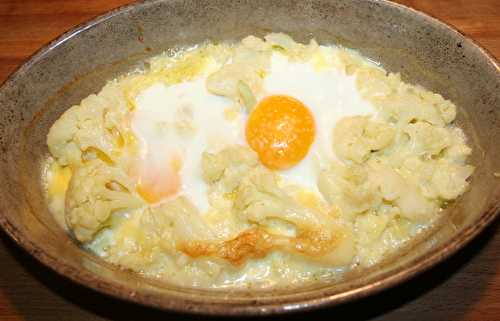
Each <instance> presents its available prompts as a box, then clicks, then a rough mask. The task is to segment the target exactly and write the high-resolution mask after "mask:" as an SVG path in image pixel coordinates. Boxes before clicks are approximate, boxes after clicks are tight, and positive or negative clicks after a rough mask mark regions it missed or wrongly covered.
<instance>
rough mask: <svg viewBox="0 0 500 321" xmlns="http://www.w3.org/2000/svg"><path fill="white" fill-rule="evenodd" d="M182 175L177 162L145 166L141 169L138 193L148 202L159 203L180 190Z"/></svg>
mask: <svg viewBox="0 0 500 321" xmlns="http://www.w3.org/2000/svg"><path fill="white" fill-rule="evenodd" d="M180 186H181V177H180V174H179V169H178V166H176V165H175V162H173V163H172V164H167V165H166V166H165V167H163V168H156V167H155V166H151V167H143V168H141V169H140V170H139V174H138V180H137V193H139V195H140V196H141V197H142V198H143V199H144V200H145V201H146V202H148V203H150V204H154V203H158V202H159V201H161V200H162V199H166V198H169V197H172V196H174V195H175V194H177V193H178V192H179V190H180Z"/></svg>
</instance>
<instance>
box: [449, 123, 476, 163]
mask: <svg viewBox="0 0 500 321" xmlns="http://www.w3.org/2000/svg"><path fill="white" fill-rule="evenodd" d="M449 133H450V134H449V135H450V140H451V141H450V145H449V147H448V148H447V149H446V150H445V151H444V153H443V157H444V158H445V159H447V160H448V161H450V162H452V163H456V164H464V163H465V160H466V158H467V157H468V156H469V155H470V154H471V153H472V149H471V148H470V147H469V146H467V144H466V141H465V134H464V132H463V131H462V130H461V129H460V128H458V127H453V128H451V129H449Z"/></svg>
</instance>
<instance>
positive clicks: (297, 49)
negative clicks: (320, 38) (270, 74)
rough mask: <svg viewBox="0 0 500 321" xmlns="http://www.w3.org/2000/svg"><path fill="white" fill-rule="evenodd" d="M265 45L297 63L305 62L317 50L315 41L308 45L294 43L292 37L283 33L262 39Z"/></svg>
mask: <svg viewBox="0 0 500 321" xmlns="http://www.w3.org/2000/svg"><path fill="white" fill-rule="evenodd" d="M264 39H265V40H266V43H268V44H269V45H270V47H272V48H274V49H279V50H280V51H281V52H283V53H284V54H286V55H287V56H288V57H289V58H290V59H292V60H297V61H307V60H309V59H311V57H312V56H313V54H314V53H315V52H316V50H318V48H319V46H318V43H317V42H316V40H314V39H311V41H310V42H309V44H308V45H304V44H301V43H298V42H295V40H293V38H292V37H290V36H289V35H286V34H284V33H270V34H268V35H266V36H265V37H264Z"/></svg>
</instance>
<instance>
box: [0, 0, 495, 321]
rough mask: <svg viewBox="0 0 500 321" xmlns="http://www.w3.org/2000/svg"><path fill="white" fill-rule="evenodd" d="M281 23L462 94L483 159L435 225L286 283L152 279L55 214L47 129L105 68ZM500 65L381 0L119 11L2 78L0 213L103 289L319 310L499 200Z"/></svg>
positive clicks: (405, 266)
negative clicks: (354, 270)
mask: <svg viewBox="0 0 500 321" xmlns="http://www.w3.org/2000/svg"><path fill="white" fill-rule="evenodd" d="M269 31H283V32H286V33H288V34H290V35H292V36H293V37H294V38H296V39H297V40H300V41H305V40H308V39H310V38H311V37H312V36H314V37H315V38H316V39H317V40H318V41H319V42H320V43H331V42H336V43H340V44H342V45H344V46H346V47H351V48H355V49H358V50H359V51H361V52H362V53H363V54H364V55H366V56H368V57H370V58H371V59H373V60H375V61H379V62H381V63H382V65H383V66H384V67H385V68H386V69H388V70H390V71H397V72H400V73H401V74H402V77H403V79H404V80H406V81H409V82H412V83H418V84H421V85H423V86H425V87H427V88H428V89H431V90H433V91H435V92H438V93H441V94H442V95H443V96H444V97H446V98H448V99H451V100H452V101H454V102H455V103H456V104H457V106H458V107H459V113H458V119H457V121H458V123H459V124H460V125H461V126H462V127H463V128H464V130H465V132H466V134H467V135H468V137H469V138H470V142H469V143H470V144H471V145H472V147H473V150H474V153H473V155H472V157H471V162H472V163H473V164H474V165H476V166H477V170H476V172H475V174H474V176H473V179H472V182H471V188H470V191H469V192H467V193H466V194H465V195H463V197H461V198H460V199H459V200H457V201H456V202H455V203H454V204H453V206H451V207H450V208H449V209H448V210H447V211H448V212H447V213H446V215H445V219H444V221H443V222H442V224H439V225H438V226H437V228H436V231H435V233H434V234H432V235H430V236H427V237H425V238H422V239H420V240H419V241H418V242H416V244H414V246H412V248H411V249H410V250H408V251H405V252H402V253H401V254H400V255H399V257H398V259H397V260H396V259H394V260H390V261H388V262H386V263H385V264H382V265H380V266H379V267H377V268H375V269H372V270H369V271H365V273H363V274H361V275H360V274H357V275H351V276H348V277H346V278H345V279H344V280H342V281H340V282H331V283H322V284H316V285H311V286H308V287H305V288H302V289H294V290H275V291H256V292H238V291H223V292H221V291H207V290H193V289H184V288H178V287H175V286H168V285H165V284H157V283H155V282H151V281H148V280H145V279H143V278H141V277H139V276H137V275H135V274H133V273H129V272H126V271H122V270H120V269H117V268H115V267H113V266H110V265H108V264H106V263H104V262H103V261H101V260H99V259H98V258H95V257H93V256H92V255H89V254H88V253H86V252H85V251H83V250H82V249H81V248H80V247H78V245H77V244H75V243H74V242H73V241H72V240H71V239H70V238H69V237H68V236H67V235H66V234H65V233H64V231H63V230H62V229H61V228H59V227H58V225H57V224H56V223H55V221H54V219H53V218H52V216H51V215H50V213H49V212H48V210H47V204H46V202H45V199H44V193H43V189H42V187H41V183H40V181H41V176H42V173H43V167H42V165H41V164H42V162H43V160H44V159H45V158H46V157H47V146H46V144H45V137H46V134H47V131H48V129H49V127H50V126H51V124H52V123H53V122H54V120H56V119H57V118H58V117H59V116H60V115H61V114H62V113H63V112H64V110H65V109H67V108H68V107H69V106H71V105H72V104H75V103H78V102H79V101H80V100H81V99H82V98H84V97H86V96H87V95H89V94H90V93H94V92H96V91H97V90H98V89H99V88H101V87H102V86H103V85H104V83H105V82H106V80H108V79H112V78H114V77H116V76H117V75H119V74H120V73H124V72H125V71H127V70H130V68H134V67H137V66H140V63H141V61H142V60H143V59H144V58H147V57H149V56H152V55H154V54H157V53H159V52H161V51H164V50H166V49H168V48H174V47H179V46H185V45H191V44H196V43H199V42H202V41H204V40H206V39H210V40H213V41H223V40H231V39H239V38H242V37H244V36H246V35H249V34H254V35H264V34H266V33H267V32H269ZM498 142H500V76H499V66H498V63H497V62H496V60H495V59H494V58H493V57H491V56H490V55H489V54H488V53H487V52H485V50H483V49H481V48H480V47H479V46H478V45H477V44H476V43H474V42H473V41H472V40H470V39H468V38H466V37H464V36H463V35H461V34H460V33H459V32H457V31H456V30H454V29H452V28H450V27H449V26H447V25H445V24H443V23H442V22H440V21H438V20H436V19H433V18H431V17H429V16H426V15H424V14H422V13H420V12H417V11H415V10H412V9H410V8H407V7H404V6H402V5H398V4H394V3H391V2H388V1H383V0H367V1H350V0H336V1H334V0H309V1H299V0H297V1H287V0H274V1H266V0H239V1H231V0H212V1H195V0H170V1H167V0H165V1H162V0H158V1H146V2H139V3H136V4H133V5H129V6H125V7H122V8H120V9H117V10H114V11H111V12H109V13H107V14H105V15H103V16H100V17H98V18H96V19H94V20H92V21H90V22H87V23H84V24H83V25H80V26H78V27H77V28H75V29H74V30H72V31H70V32H68V33H66V34H64V35H62V36H61V37H59V38H58V39H56V40H54V41H53V42H52V43H50V44H48V45H47V46H45V47H44V48H43V49H41V50H40V51H39V52H37V53H36V54H35V55H34V56H33V57H31V59H30V60H29V61H27V62H26V63H25V64H24V65H22V66H21V67H20V68H19V69H18V70H17V71H16V72H15V73H13V74H12V75H11V76H10V78H9V79H8V80H7V81H6V82H5V83H4V84H3V86H2V87H1V88H0V151H1V152H0V185H1V186H0V195H2V198H1V201H0V213H1V214H0V224H1V225H2V227H3V228H4V229H5V231H6V232H7V233H8V234H9V235H10V236H11V237H12V238H13V239H14V240H15V241H16V242H17V243H18V244H20V245H21V246H22V247H23V248H24V249H26V250H27V251H28V252H30V253H31V254H32V255H33V256H35V257H36V258H37V259H38V260H40V261H41V262H43V263H44V264H46V265H47V266H49V267H51V268H52V269H54V270H55V271H57V272H59V273H61V274H63V275H65V276H67V277H68V278H70V279H72V280H74V281H76V282H79V283H81V284H84V285H86V286H89V287H91V288H94V289H96V290H98V291H100V292H104V293H107V294H111V295H113V296H116V297H120V298H123V299H127V300H130V301H134V302H139V303H143V304H146V305H149V306H154V307H159V308H163V309H169V310H176V311H184V312H194V313H206V314H229V315H256V314H270V313H280V312H289V311H296V310H306V309H312V308H315V307H319V306H325V305H335V304H339V303H342V302H345V301H349V300H353V299H356V298H360V297H363V296H366V295H368V294H371V293H375V292H377V291H380V290H381V289H384V288H387V287H390V286H393V285H395V284H397V283H400V282H402V281H404V280H406V279H408V278H410V277H411V276H413V275H415V274H417V273H419V272H421V271H423V270H425V269H427V268H429V267H430V266H432V265H434V264H436V263H437V262H439V261H441V260H443V259H444V258H446V257H448V256H450V255H451V254H452V253H454V252H456V251H457V250H458V249H459V248H461V247H463V246H464V244H466V243H467V242H469V241H470V240H471V239H472V238H473V237H474V236H475V235H477V234H478V233H479V232H480V231H481V230H483V229H484V227H485V226H486V225H487V224H489V223H490V222H491V221H492V220H493V219H494V218H495V216H496V215H497V214H498V211H499V208H500V186H499V182H500V180H499V178H497V177H496V176H495V175H494V173H495V172H500V162H499V161H498V157H499V156H498V155H500V144H499V143H498Z"/></svg>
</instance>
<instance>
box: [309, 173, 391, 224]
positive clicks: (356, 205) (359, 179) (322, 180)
mask: <svg viewBox="0 0 500 321" xmlns="http://www.w3.org/2000/svg"><path fill="white" fill-rule="evenodd" d="M318 188H319V190H320V192H321V193H322V194H323V196H324V197H325V199H326V200H327V201H328V202H329V203H330V204H331V205H336V206H339V207H340V208H341V209H342V212H343V214H344V216H345V217H346V218H347V219H350V218H351V216H352V215H354V214H359V213H362V212H365V211H367V210H369V209H375V208H377V207H378V206H379V205H380V203H381V201H382V198H381V195H380V191H379V190H378V188H377V185H375V184H374V182H373V181H372V180H370V179H369V176H368V172H367V170H366V169H365V168H364V167H362V166H358V165H353V166H342V165H332V166H331V167H330V168H329V169H327V170H324V171H323V172H322V173H321V174H320V175H319V179H318Z"/></svg>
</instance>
